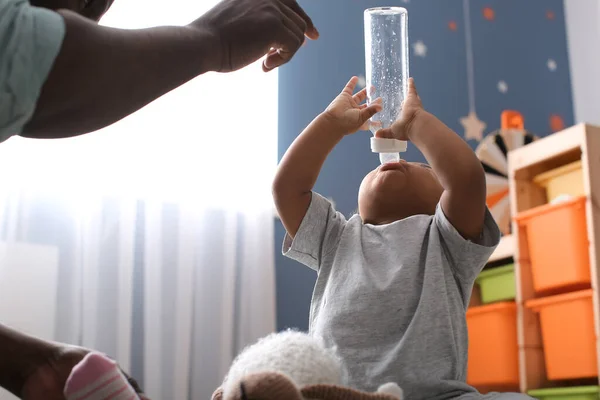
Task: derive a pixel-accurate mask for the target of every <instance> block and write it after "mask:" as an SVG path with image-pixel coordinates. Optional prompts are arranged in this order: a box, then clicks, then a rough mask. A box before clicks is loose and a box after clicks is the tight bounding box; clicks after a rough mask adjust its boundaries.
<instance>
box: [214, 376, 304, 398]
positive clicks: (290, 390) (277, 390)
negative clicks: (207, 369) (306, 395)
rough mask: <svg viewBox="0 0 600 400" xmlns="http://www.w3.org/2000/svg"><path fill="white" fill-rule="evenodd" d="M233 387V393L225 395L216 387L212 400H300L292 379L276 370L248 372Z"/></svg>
mask: <svg viewBox="0 0 600 400" xmlns="http://www.w3.org/2000/svg"><path fill="white" fill-rule="evenodd" d="M235 387H236V390H235V393H227V397H223V396H224V393H223V390H222V389H221V388H219V389H217V391H215V393H214V394H213V398H212V400H281V399H285V400H302V395H301V394H300V391H299V390H298V388H297V387H296V385H295V384H294V383H293V382H292V380H291V379H290V378H288V377H287V376H285V375H283V374H280V373H277V372H260V373H256V374H249V375H247V376H245V377H244V379H242V380H241V381H240V382H239V384H238V385H236V386H235Z"/></svg>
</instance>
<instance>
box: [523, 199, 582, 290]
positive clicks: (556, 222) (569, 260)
mask: <svg viewBox="0 0 600 400" xmlns="http://www.w3.org/2000/svg"><path fill="white" fill-rule="evenodd" d="M586 200H587V199H586V197H585V196H583V197H577V198H575V199H572V200H569V201H565V202H562V203H557V204H547V205H544V206H541V207H536V208H533V209H531V210H528V211H525V212H523V213H521V214H519V215H518V216H517V217H516V218H515V219H516V220H517V222H518V224H519V226H521V227H524V228H525V230H526V235H527V241H528V244H529V257H530V261H531V271H532V274H533V288H534V289H535V291H536V292H538V293H539V292H547V291H556V290H567V289H582V288H585V287H588V286H589V285H590V259H589V249H588V247H589V242H588V235H587V223H586V217H585V216H586V211H585V204H586Z"/></svg>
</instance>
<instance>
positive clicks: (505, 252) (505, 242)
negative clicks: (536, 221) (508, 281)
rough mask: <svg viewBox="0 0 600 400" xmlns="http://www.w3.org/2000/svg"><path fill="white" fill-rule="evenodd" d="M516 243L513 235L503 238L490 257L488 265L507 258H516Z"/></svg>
mask: <svg viewBox="0 0 600 400" xmlns="http://www.w3.org/2000/svg"><path fill="white" fill-rule="evenodd" d="M514 255H515V241H514V239H513V236H512V235H506V236H502V237H501V238H500V243H499V244H498V247H496V250H495V251H494V252H493V253H492V255H491V256H490V259H489V260H488V263H492V262H496V261H499V260H502V259H505V258H510V257H514Z"/></svg>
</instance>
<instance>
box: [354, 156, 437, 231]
mask: <svg viewBox="0 0 600 400" xmlns="http://www.w3.org/2000/svg"><path fill="white" fill-rule="evenodd" d="M443 191H444V189H443V188H442V185H441V183H440V181H439V180H438V178H437V176H436V175H435V173H434V172H433V170H432V169H431V167H429V166H428V165H426V164H421V163H409V162H406V161H404V160H401V161H400V162H395V163H387V164H384V165H381V166H379V167H377V168H375V169H374V170H373V171H371V172H369V173H368V174H367V176H365V178H364V179H363V181H362V183H361V185H360V190H359V192H358V211H359V214H360V216H361V217H362V219H363V222H365V223H368V224H373V225H382V224H389V223H392V222H394V221H398V220H401V219H403V218H406V217H410V216H411V215H418V214H428V215H433V214H434V213H435V207H436V206H437V203H438V202H439V201H440V197H441V195H442V192H443Z"/></svg>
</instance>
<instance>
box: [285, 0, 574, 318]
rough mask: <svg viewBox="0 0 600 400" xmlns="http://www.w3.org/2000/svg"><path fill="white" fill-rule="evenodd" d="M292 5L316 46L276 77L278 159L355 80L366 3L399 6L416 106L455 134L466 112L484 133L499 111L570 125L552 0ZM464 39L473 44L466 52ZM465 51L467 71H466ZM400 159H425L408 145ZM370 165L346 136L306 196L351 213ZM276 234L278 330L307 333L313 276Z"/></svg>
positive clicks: (544, 126)
mask: <svg viewBox="0 0 600 400" xmlns="http://www.w3.org/2000/svg"><path fill="white" fill-rule="evenodd" d="M300 4H301V5H302V6H303V7H304V8H305V10H306V11H307V12H308V13H309V14H310V15H311V16H312V17H313V19H314V21H315V24H316V25H317V27H318V28H319V30H320V32H321V39H320V40H318V41H316V42H311V43H308V44H307V46H305V47H304V48H302V49H301V51H300V52H299V54H298V55H297V57H296V58H295V59H294V60H293V61H292V62H291V63H290V64H289V65H287V66H285V67H284V68H282V69H281V71H280V89H279V90H280V94H279V99H280V100H279V113H280V114H279V150H278V151H279V157H281V156H282V155H283V153H284V152H285V150H286V149H287V148H288V146H289V145H290V144H291V142H292V141H293V140H294V138H295V137H296V136H297V135H298V134H299V133H300V132H301V131H302V129H303V128H304V127H305V126H306V125H307V124H308V123H309V122H310V120H311V119H312V118H314V117H315V116H316V115H317V114H318V113H319V112H321V111H322V110H323V109H324V108H325V107H326V106H327V105H328V104H329V102H330V101H331V100H332V99H333V97H334V96H335V95H336V94H337V93H338V92H339V91H340V90H341V89H342V87H343V85H344V84H345V83H346V82H347V80H348V79H349V78H350V77H351V76H352V75H361V74H364V44H363V43H364V39H363V10H364V9H365V8H368V7H375V6H389V5H397V6H404V7H406V8H407V9H408V11H409V38H410V42H411V47H412V48H411V64H410V69H411V75H412V76H413V77H414V78H415V80H416V83H417V86H418V88H419V92H420V95H421V98H422V99H423V102H424V104H425V107H426V108H427V109H428V110H429V111H431V112H433V113H434V114H435V115H437V116H438V117H439V118H440V119H442V120H443V121H444V122H445V123H446V124H448V125H449V126H450V127H451V128H452V129H454V130H455V131H456V132H457V133H459V134H460V135H461V136H463V137H464V135H465V133H466V132H465V129H464V128H463V125H462V124H461V118H463V117H466V116H467V115H468V114H469V112H470V111H475V112H476V115H477V118H478V119H479V120H481V121H483V122H484V123H485V124H487V128H486V129H485V131H484V133H485V134H487V133H489V132H491V131H493V130H495V129H498V128H499V124H500V113H501V112H502V110H504V109H515V110H518V111H520V112H521V113H522V114H523V115H524V117H525V124H526V127H527V128H528V129H529V130H530V131H532V132H534V133H536V134H538V135H540V136H544V135H546V134H548V133H550V132H551V131H552V130H557V129H560V128H562V126H563V125H564V126H568V125H571V124H572V123H573V110H572V102H571V89H570V77H569V63H568V55H567V42H566V36H565V24H564V12H563V3H562V1H561V0H530V1H527V2H522V1H520V0H487V1H480V0H472V1H470V2H469V0H465V1H463V0H412V1H411V0H387V1H380V0H326V1H318V0H305V1H300ZM465 4H466V7H465ZM465 11H469V13H468V15H469V18H468V19H465ZM465 22H469V23H470V25H471V29H468V27H469V24H465ZM469 33H470V35H469ZM469 36H470V38H471V39H472V46H468V40H467V37H469ZM418 42H420V43H422V44H424V45H425V46H426V48H427V51H426V52H423V51H422V50H423V46H421V47H420V48H419V46H416V47H415V46H413V45H414V44H416V43H418ZM417 53H418V54H420V55H421V56H419V55H417ZM469 53H471V54H472V60H473V63H472V67H473V68H472V70H473V71H474V72H473V73H472V74H469V73H468V70H469V68H468V66H469V64H468V62H467V58H468V57H467V55H468V54H469ZM502 82H504V83H502ZM470 88H472V91H471V92H472V94H473V95H469V92H470ZM551 125H552V126H551ZM470 136H472V137H473V138H471V139H469V143H470V144H471V145H472V146H473V147H474V148H475V147H476V145H477V144H478V143H479V139H480V137H477V132H476V131H470ZM405 158H407V159H408V160H411V161H423V160H424V159H423V157H422V155H421V154H420V153H419V152H418V151H417V150H416V149H415V148H414V146H411V145H410V144H409V151H408V152H407V153H406V154H405ZM377 165H378V158H377V155H375V154H372V153H371V152H370V149H369V134H368V133H366V132H360V133H357V134H355V135H353V136H349V137H347V138H345V139H344V140H343V141H342V142H341V143H340V145H339V146H338V147H337V148H336V149H335V150H334V151H333V152H332V154H331V155H330V157H329V158H328V160H327V162H326V163H325V166H324V168H323V171H322V173H321V175H320V177H319V180H318V182H317V185H316V187H315V189H316V190H317V191H318V192H320V193H322V194H323V195H325V196H328V197H331V198H333V199H334V201H335V203H336V206H337V208H338V210H340V211H341V212H343V213H345V214H347V215H348V214H351V213H352V212H353V211H354V210H355V209H356V207H357V200H356V199H357V193H358V186H359V184H360V182H361V180H362V178H363V177H364V175H365V174H366V173H367V172H368V171H370V170H371V169H373V168H375V167H376V166H377ZM275 234H276V241H277V243H276V276H277V305H278V310H277V318H278V328H279V329H284V328H287V327H296V328H300V329H307V327H308V311H309V304H310V297H311V293H312V288H313V285H314V282H315V278H316V274H315V273H314V272H312V271H310V270H309V269H308V268H306V267H303V266H301V265H299V264H297V263H296V262H294V261H291V260H288V259H286V258H284V257H283V256H281V252H280V248H281V247H280V246H281V240H282V238H283V235H284V230H283V227H282V226H281V223H280V221H278V220H276V221H275Z"/></svg>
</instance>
